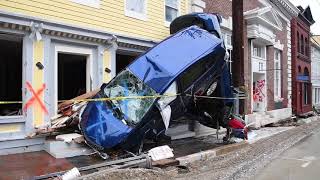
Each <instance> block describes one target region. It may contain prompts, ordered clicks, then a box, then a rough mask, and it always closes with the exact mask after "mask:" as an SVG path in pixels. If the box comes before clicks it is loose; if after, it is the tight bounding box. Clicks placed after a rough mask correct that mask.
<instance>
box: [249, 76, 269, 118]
mask: <svg viewBox="0 0 320 180" xmlns="http://www.w3.org/2000/svg"><path fill="white" fill-rule="evenodd" d="M252 80H253V82H252V95H253V96H252V100H253V112H264V111H266V99H267V97H266V80H265V73H255V72H254V73H253V79H252Z"/></svg>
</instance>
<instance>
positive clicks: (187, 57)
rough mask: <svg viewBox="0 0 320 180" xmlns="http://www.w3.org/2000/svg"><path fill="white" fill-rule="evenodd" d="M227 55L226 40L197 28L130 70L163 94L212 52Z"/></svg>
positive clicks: (145, 56)
mask: <svg viewBox="0 0 320 180" xmlns="http://www.w3.org/2000/svg"><path fill="white" fill-rule="evenodd" d="M217 52H218V53H225V50H224V48H223V43H222V40H221V39H219V38H217V37H216V36H215V35H213V34H211V33H209V32H208V31H206V30H203V29H201V28H199V27H197V26H191V27H188V28H186V29H183V30H181V31H179V32H177V33H176V34H174V35H172V36H170V37H169V38H167V39H165V40H164V41H162V42H161V43H159V44H158V45H156V46H155V47H153V48H152V49H151V50H149V51H148V52H146V53H145V54H143V55H142V56H140V57H139V58H137V59H136V60H135V61H134V62H133V63H132V64H130V65H129V67H128V68H129V70H130V71H131V72H132V73H133V74H135V75H136V76H137V77H138V78H140V79H141V80H143V82H145V83H146V84H147V85H148V86H149V87H151V88H152V89H154V90H155V91H156V92H157V93H160V94H162V93H163V92H164V91H165V90H166V89H167V88H168V86H169V85H170V84H171V83H172V82H173V81H174V80H175V79H176V77H177V76H178V75H179V74H180V73H182V72H183V71H184V70H186V69H187V68H188V67H190V66H192V65H193V64H195V63H196V62H198V61H200V60H201V59H202V58H203V57H205V56H207V55H209V54H211V53H217Z"/></svg>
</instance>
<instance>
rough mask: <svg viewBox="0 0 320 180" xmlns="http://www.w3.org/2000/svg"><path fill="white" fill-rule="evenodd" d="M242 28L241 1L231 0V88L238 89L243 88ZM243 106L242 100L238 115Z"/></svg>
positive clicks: (241, 111) (242, 111) (242, 110)
mask: <svg viewBox="0 0 320 180" xmlns="http://www.w3.org/2000/svg"><path fill="white" fill-rule="evenodd" d="M243 27H244V20H243V0H232V47H233V49H232V60H233V63H232V80H233V86H234V87H235V88H239V89H243V87H244V86H245V81H244V75H245V73H244V38H245V37H244V28H243ZM244 106H245V103H244V100H240V101H239V113H241V114H242V113H244Z"/></svg>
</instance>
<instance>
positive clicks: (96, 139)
mask: <svg viewBox="0 0 320 180" xmlns="http://www.w3.org/2000/svg"><path fill="white" fill-rule="evenodd" d="M80 127H81V130H82V132H83V134H84V136H85V138H86V140H87V141H88V142H89V144H90V145H93V146H98V147H96V149H100V150H103V149H104V148H107V149H109V148H113V147H114V146H116V145H118V144H119V143H121V142H122V141H124V140H125V139H126V138H127V136H128V135H129V133H130V132H131V131H132V128H131V127H129V126H127V125H126V124H125V123H123V122H122V121H121V120H120V119H118V118H116V117H115V116H114V114H113V112H112V111H111V110H110V109H109V108H108V107H106V104H105V102H103V101H97V102H90V103H88V105H87V106H86V108H85V110H84V112H83V113H82V115H81V122H80Z"/></svg>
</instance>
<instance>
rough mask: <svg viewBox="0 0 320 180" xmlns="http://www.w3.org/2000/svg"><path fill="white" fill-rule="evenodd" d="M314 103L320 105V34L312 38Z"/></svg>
mask: <svg viewBox="0 0 320 180" xmlns="http://www.w3.org/2000/svg"><path fill="white" fill-rule="evenodd" d="M311 82H312V97H313V98H312V105H313V106H319V107H320V36H319V35H318V36H312V38H311Z"/></svg>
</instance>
